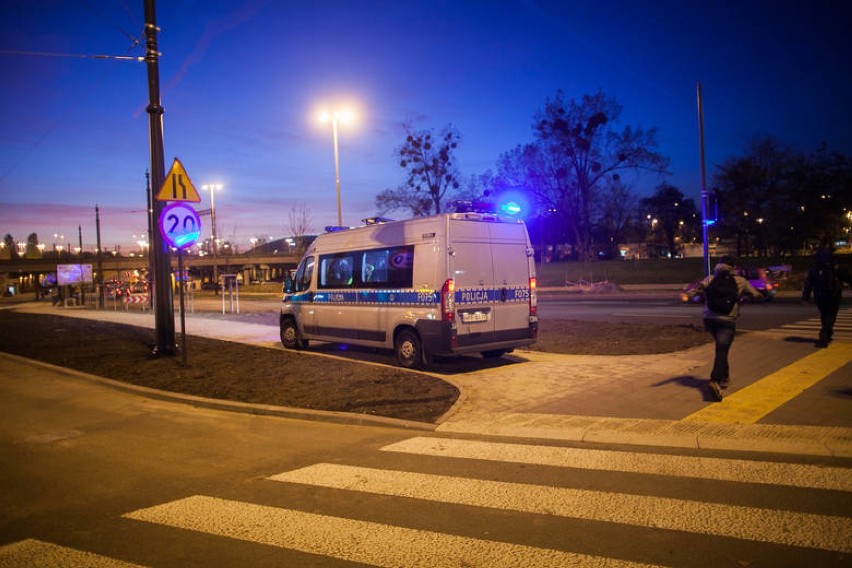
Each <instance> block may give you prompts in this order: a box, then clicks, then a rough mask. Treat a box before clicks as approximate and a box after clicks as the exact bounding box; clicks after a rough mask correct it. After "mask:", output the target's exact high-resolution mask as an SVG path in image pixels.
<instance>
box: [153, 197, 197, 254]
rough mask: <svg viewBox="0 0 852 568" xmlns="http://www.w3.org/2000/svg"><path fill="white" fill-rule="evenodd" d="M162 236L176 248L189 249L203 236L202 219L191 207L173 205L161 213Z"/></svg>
mask: <svg viewBox="0 0 852 568" xmlns="http://www.w3.org/2000/svg"><path fill="white" fill-rule="evenodd" d="M160 234H161V235H163V238H164V239H165V240H166V242H167V243H168V244H170V245H171V246H173V247H175V248H178V249H185V248H189V247H191V246H192V245H194V244H195V243H196V242H197V241H198V237H199V235H201V218H200V217H199V216H198V213H197V212H196V211H195V209H193V208H192V206H191V205H187V204H186V203H172V204H170V205H167V206H166V207H165V208H163V211H162V213H160Z"/></svg>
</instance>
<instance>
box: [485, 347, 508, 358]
mask: <svg viewBox="0 0 852 568" xmlns="http://www.w3.org/2000/svg"><path fill="white" fill-rule="evenodd" d="M508 352H509V350H508V349H495V350H493V351H483V352H482V356H483V357H485V358H486V359H496V358H497V357H502V356H503V355H505V354H506V353H508Z"/></svg>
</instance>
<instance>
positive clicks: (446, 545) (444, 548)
mask: <svg viewBox="0 0 852 568" xmlns="http://www.w3.org/2000/svg"><path fill="white" fill-rule="evenodd" d="M125 517H127V518H130V519H137V520H140V521H148V522H152V523H157V524H163V525H168V526H172V527H178V528H182V529H188V530H194V531H199V532H204V533H207V534H214V535H218V536H224V537H229V538H234V539H238V540H248V541H251V542H257V543H262V544H267V545H271V546H277V547H280V548H288V549H292V550H298V551H301V552H308V553H311V554H321V555H324V556H330V557H333V558H340V559H343V560H349V561H352V562H362V563H364V564H371V565H373V566H389V567H390V566H393V567H400V568H402V567H406V566H434V567H443V566H446V567H447V568H454V567H457V566H488V567H497V568H500V567H506V568H514V567H517V566H590V565H594V566H612V567H619V566H624V567H627V566H636V567H638V566H650V565H648V564H636V563H631V562H624V561H619V560H610V559H605V558H593V557H591V556H587V555H583V554H571V553H566V552H561V551H558V550H549V549H545V548H536V547H531V546H523V545H516V544H508V543H503V542H495V541H489V540H481V539H475V538H466V537H460V536H454V535H448V534H441V533H435V532H430V531H423V530H413V529H407V528H402V527H395V526H391V525H386V524H380V523H371V522H365V521H357V520H353V519H343V518H339V517H330V516H327V515H316V514H312V513H304V512H300V511H292V510H289V509H280V508H276V507H266V506H263V505H254V504H249V503H241V502H237V501H228V500H225V499H217V498H213V497H204V496H200V495H197V496H194V497H189V498H187V499H182V500H180V501H173V502H171V503H166V504H164V505H159V506H156V507H151V508H150V509H142V510H139V511H134V512H132V513H129V514H127V515H125ZM436 551H440V554H436Z"/></svg>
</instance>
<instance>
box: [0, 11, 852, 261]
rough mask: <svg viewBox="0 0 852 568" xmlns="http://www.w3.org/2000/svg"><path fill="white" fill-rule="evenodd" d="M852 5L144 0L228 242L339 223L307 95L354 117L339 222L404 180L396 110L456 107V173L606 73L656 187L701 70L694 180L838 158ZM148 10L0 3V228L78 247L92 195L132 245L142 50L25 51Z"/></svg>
mask: <svg viewBox="0 0 852 568" xmlns="http://www.w3.org/2000/svg"><path fill="white" fill-rule="evenodd" d="M850 12H852V10H850V8H849V7H847V5H846V3H842V2H832V1H825V0H817V1H811V2H789V1H778V0H776V1H764V0H759V1H745V2H743V1H738V2H727V1H715V2H714V1H707V0H705V1H702V2H698V1H691V0H682V1H674V0H659V1H658V0H645V1H615V0H613V1H600V2H575V1H572V0H561V1H560V0H554V1H551V0H541V1H537V0H492V1H486V0H481V1H479V0H477V1H473V0H471V1H466V0H455V1H444V0H433V1H419V0H410V1H406V0H396V1H383V2H379V1H355V0H352V1H342V0H334V1H325V0H315V1H292V0H228V1H225V0H171V1H164V0H161V1H160V2H158V6H157V20H158V25H159V27H160V28H161V33H160V35H159V49H160V51H161V52H162V58H161V60H160V76H161V93H162V102H163V106H164V108H165V115H164V118H163V120H164V134H165V155H166V167H167V168H168V167H169V166H170V164H171V161H172V159H173V158H174V157H178V158H180V160H181V162H182V163H183V164H184V166H185V167H186V170H187V172H188V174H189V176H190V178H191V179H192V181H193V183H194V184H195V185H196V187H197V188H198V189H199V192H200V193H201V194H202V198H203V202H202V203H201V204H199V205H198V208H206V207H209V201H208V194H207V193H206V192H204V191H203V190H201V186H202V185H203V184H208V183H221V184H223V186H224V189H223V190H222V192H221V193H218V194H217V195H216V213H217V225H218V229H219V234H220V236H222V237H225V238H228V239H231V240H233V241H234V242H235V243H236V244H237V245H239V246H240V247H241V248H242V249H243V250H245V248H247V247H248V243H249V239H250V238H252V237H259V236H274V237H276V238H278V237H282V236H285V235H287V234H289V233H290V230H289V213H290V211H291V209H292V208H294V207H301V206H303V205H304V207H306V208H307V210H308V212H309V214H310V216H311V218H312V225H313V229H314V230H316V231H319V230H321V229H322V227H324V226H325V225H328V224H334V223H335V222H336V217H337V209H336V197H335V186H334V160H333V148H332V135H331V128H330V126H327V125H322V124H320V123H319V122H318V121H317V119H316V115H317V112H318V110H319V109H320V107H322V106H323V105H326V106H333V105H335V104H344V103H347V104H351V105H352V106H354V107H355V109H356V111H357V116H358V119H357V121H356V122H355V123H354V124H351V125H343V126H341V129H340V176H341V192H342V202H343V203H342V209H343V220H344V223H345V224H350V225H354V224H358V223H359V220H360V219H362V218H364V217H368V216H373V215H374V214H375V208H374V198H375V195H376V194H377V193H379V192H380V191H382V190H384V189H386V188H392V187H396V186H397V185H399V184H400V183H401V182H402V181H403V180H404V172H403V170H402V169H401V168H400V167H399V165H398V161H397V159H396V158H395V156H394V154H395V150H396V149H397V148H398V147H399V145H400V144H401V143H402V141H403V131H402V124H403V123H405V122H412V123H413V124H414V126H415V127H416V128H424V129H435V130H436V131H437V130H440V129H441V128H443V127H444V126H445V125H446V124H448V123H452V124H453V125H454V126H455V127H456V128H457V129H458V130H459V132H460V133H461V136H462V142H461V145H460V146H459V149H458V152H457V157H458V164H459V167H460V170H461V173H462V175H463V176H464V177H467V176H470V175H475V174H480V173H483V172H484V171H485V170H487V169H489V168H494V165H495V162H496V160H497V158H498V157H499V155H500V154H501V153H502V152H505V151H507V150H510V149H512V148H514V147H515V146H516V145H518V144H523V143H526V142H529V141H531V140H532V129H531V124H532V120H533V115H534V114H535V113H536V111H538V110H539V109H541V108H542V107H543V106H544V103H545V101H546V100H547V99H548V98H549V97H552V96H553V95H554V94H555V93H556V91H557V89H562V90H563V91H564V92H565V94H566V96H567V97H569V98H574V97H580V96H582V95H583V94H591V93H594V92H596V91H597V90H598V89H602V90H603V91H604V92H606V93H607V94H608V95H611V96H613V97H615V98H616V99H617V100H618V101H619V102H620V103H621V104H622V106H623V107H624V110H623V113H622V116H621V125H622V126H625V125H631V126H642V127H644V128H650V127H656V128H657V129H658V134H657V139H658V142H659V150H660V151H661V152H662V153H663V154H665V155H666V156H668V157H669V158H670V160H671V167H670V171H671V175H670V177H669V178H668V179H667V181H669V182H671V183H673V184H675V185H676V186H677V187H679V188H680V189H681V190H682V191H684V193H686V194H687V195H693V196H696V197H697V195H698V191H699V190H700V182H701V180H700V173H699V172H700V170H699V151H698V124H697V123H698V121H697V111H696V82H697V81H701V83H702V87H703V94H704V118H705V145H706V159H707V169H708V176H709V175H711V174H712V173H713V171H714V169H715V165H716V164H718V163H720V162H721V161H723V160H724V159H725V158H727V157H729V156H732V155H737V154H739V153H741V152H742V151H743V148H744V147H745V146H746V145H747V144H748V143H749V141H750V140H751V139H752V138H753V137H754V136H755V135H772V136H775V137H777V138H778V139H779V140H781V141H782V143H785V144H789V145H791V146H794V147H796V148H799V149H801V150H803V151H812V150H814V149H816V147H817V146H818V145H819V144H820V143H822V142H826V143H827V144H828V147H829V149H831V150H836V151H839V152H843V153H846V154H852V136H850V134H849V125H852V116H850V114H852V111H850V106H852V105H850V100H852V80H850V72H849V64H848V55H847V54H848V53H852V40H850V34H849V33H848V25H849V24H848V22H849V21H850V15H852V14H850ZM143 22H144V18H143V2H142V0H64V1H58V0H53V1H48V0H4V1H3V2H2V3H0V77H2V81H3V85H2V86H3V88H2V89H0V233H2V234H6V233H11V234H12V235H13V236H14V237H15V238H16V239H18V240H23V239H25V238H26V236H27V235H28V234H29V233H31V232H36V233H38V235H39V237H40V240H41V241H42V242H45V243H48V244H50V243H51V242H52V241H53V235H54V234H63V235H65V236H66V239H68V240H70V241H71V243H72V244H77V227H78V226H81V227H82V233H83V243H84V248H86V249H92V248H93V247H94V245H95V223H94V208H95V205H99V207H100V209H101V222H102V244H103V245H104V246H105V248H112V247H113V246H114V245H117V244H120V245H122V250H123V251H128V250H132V247H133V243H134V242H135V240H136V239H135V238H134V237H133V235H139V234H142V233H144V232H145V229H146V220H145V212H144V210H145V208H146V202H145V193H144V183H145V178H144V173H145V170H146V168H148V167H149V164H150V156H149V149H148V116H147V113H146V112H145V107H146V105H147V75H146V68H145V65H144V63H140V62H135V61H117V60H107V59H91V58H80V57H60V56H48V55H30V54H22V53H20V52H37V53H51V54H68V55H95V54H108V55H143V53H144V51H143V49H141V48H139V47H135V48H134V47H133V46H132V39H131V38H132V37H138V38H142V26H143ZM142 41H143V43H144V38H142ZM15 52H18V53H15ZM660 181H661V180H660V179H658V178H656V177H639V178H637V179H635V180H634V184H635V189H636V190H637V191H638V192H640V193H643V194H647V193H648V192H649V191H651V190H652V189H653V187H655V186H656V185H657V184H658V183H659V182H660ZM708 183H709V180H708ZM391 216H395V217H397V218H401V217H404V216H405V214H404V213H403V212H395V213H393V214H391ZM205 220H206V221H207V222H208V226H207V227H206V229H207V230H209V218H207V219H205Z"/></svg>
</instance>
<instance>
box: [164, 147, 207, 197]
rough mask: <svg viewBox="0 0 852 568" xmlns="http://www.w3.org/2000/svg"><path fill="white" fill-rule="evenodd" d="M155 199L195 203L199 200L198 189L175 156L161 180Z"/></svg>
mask: <svg viewBox="0 0 852 568" xmlns="http://www.w3.org/2000/svg"><path fill="white" fill-rule="evenodd" d="M156 199H157V201H192V202H195V203H198V202H200V201H201V196H200V195H198V191H196V189H195V186H194V185H192V182H191V181H190V179H189V176H188V175H187V174H186V170H185V169H184V168H183V164H181V163H180V160H178V159H177V158H175V161H174V163H173V164H172V169H170V170H169V173H168V174H166V179H164V180H163V185H162V186H161V187H160V192H159V193H158V194H157V197H156Z"/></svg>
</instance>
